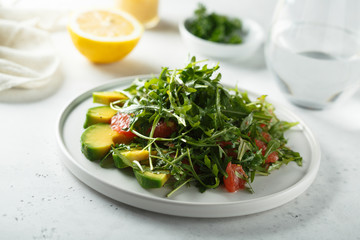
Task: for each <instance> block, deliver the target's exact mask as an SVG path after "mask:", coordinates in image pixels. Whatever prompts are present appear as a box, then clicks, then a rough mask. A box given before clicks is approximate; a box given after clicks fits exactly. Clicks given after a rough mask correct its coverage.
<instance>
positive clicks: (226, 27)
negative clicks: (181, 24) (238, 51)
mask: <svg viewBox="0 0 360 240" xmlns="http://www.w3.org/2000/svg"><path fill="white" fill-rule="evenodd" d="M186 28H187V30H188V31H189V32H191V33H192V34H194V35H195V36H197V37H199V38H202V39H205V40H209V41H212V42H218V43H228V44H240V43H242V42H243V38H244V36H245V34H246V33H245V31H244V29H243V25H242V22H241V20H240V19H238V18H230V17H227V16H225V15H220V14H217V13H208V12H207V10H206V7H205V6H204V5H202V4H199V7H198V9H196V10H195V12H194V18H193V19H192V20H191V21H189V22H187V24H186Z"/></svg>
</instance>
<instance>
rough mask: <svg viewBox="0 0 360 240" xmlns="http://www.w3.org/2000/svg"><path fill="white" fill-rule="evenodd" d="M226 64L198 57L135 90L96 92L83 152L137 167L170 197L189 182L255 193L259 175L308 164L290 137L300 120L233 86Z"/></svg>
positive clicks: (105, 162)
mask: <svg viewBox="0 0 360 240" xmlns="http://www.w3.org/2000/svg"><path fill="white" fill-rule="evenodd" d="M218 69H219V65H216V66H214V67H210V66H208V65H207V64H203V62H198V61H196V59H195V57H193V58H192V59H191V61H190V62H189V63H188V64H187V65H186V66H185V67H184V68H182V69H169V68H163V69H162V72H161V73H160V75H159V76H154V77H150V78H148V79H136V80H135V81H134V82H133V83H132V84H131V85H130V86H129V87H128V88H127V89H124V90H120V91H111V92H94V93H93V100H94V102H95V103H100V105H98V106H94V107H92V108H90V109H89V110H88V112H87V114H86V121H85V123H84V128H85V130H84V132H83V134H82V136H81V145H82V149H81V150H82V152H83V154H84V155H85V156H86V157H87V158H88V159H89V160H91V161H98V162H99V164H100V166H102V167H115V168H119V169H122V170H121V171H132V172H133V173H134V177H135V178H136V179H137V181H138V182H139V184H140V185H141V186H142V187H144V188H159V187H163V186H164V185H165V186H169V187H170V188H171V189H172V190H171V191H170V192H169V193H168V195H167V196H171V195H172V194H174V193H175V192H176V191H177V190H179V189H180V188H183V187H186V186H195V187H197V188H198V189H199V191H200V192H204V191H206V190H207V189H215V188H218V187H224V188H225V189H226V190H227V191H229V192H236V191H238V190H240V189H247V190H249V191H250V192H253V191H256V189H253V188H252V187H251V183H252V182H253V181H255V179H256V177H257V176H259V175H262V176H267V175H269V174H270V173H271V172H272V171H273V170H275V169H279V168H280V167H281V166H282V165H286V164H288V163H289V162H295V163H296V164H297V165H299V166H301V165H302V157H301V156H300V154H299V153H298V152H295V151H293V150H291V149H290V148H289V147H288V146H287V145H286V144H287V139H286V138H285V136H284V132H285V131H287V130H289V129H290V128H291V127H293V126H295V125H296V124H297V123H291V122H286V121H282V120H280V119H278V118H277V116H276V115H275V109H274V106H273V105H272V104H270V103H269V102H267V101H266V96H265V95H263V96H260V97H258V98H257V99H256V100H254V101H252V100H250V98H249V96H248V94H247V92H241V91H240V90H239V89H237V88H234V89H227V88H225V87H224V86H223V85H222V84H221V83H220V80H221V73H218V71H217V70H218ZM280 171H281V170H280ZM119 174H121V173H119Z"/></svg>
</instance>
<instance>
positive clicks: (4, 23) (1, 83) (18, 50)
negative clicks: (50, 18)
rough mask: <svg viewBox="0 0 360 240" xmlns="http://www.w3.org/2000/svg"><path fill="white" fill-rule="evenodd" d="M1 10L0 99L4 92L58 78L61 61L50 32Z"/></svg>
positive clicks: (38, 85)
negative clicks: (7, 15) (9, 17)
mask: <svg viewBox="0 0 360 240" xmlns="http://www.w3.org/2000/svg"><path fill="white" fill-rule="evenodd" d="M1 13H4V12H2V11H1V8H0V100H1V99H2V97H1V95H4V94H5V93H4V91H7V92H8V91H10V90H12V89H39V88H43V87H44V86H46V85H49V84H51V82H52V81H54V80H55V79H56V80H58V78H59V76H58V75H59V71H58V68H59V63H60V60H59V57H58V56H57V54H56V52H55V49H54V46H53V44H52V41H51V37H50V34H49V32H47V31H45V30H42V29H39V28H36V27H34V25H35V22H34V21H32V23H31V21H29V20H27V21H14V20H8V19H4V18H2V17H4V14H1ZM5 15H6V14H5ZM12 16H13V18H14V15H12ZM30 25H32V26H30ZM15 92H18V91H13V93H14V94H15ZM39 94H42V93H41V92H38V93H37V95H39ZM6 95H7V96H11V95H12V94H10V93H6Z"/></svg>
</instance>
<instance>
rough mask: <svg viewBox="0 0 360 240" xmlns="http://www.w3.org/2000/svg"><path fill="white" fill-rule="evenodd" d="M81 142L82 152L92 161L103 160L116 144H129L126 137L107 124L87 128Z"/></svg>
mask: <svg viewBox="0 0 360 240" xmlns="http://www.w3.org/2000/svg"><path fill="white" fill-rule="evenodd" d="M80 141H81V151H82V152H83V153H84V155H85V157H86V158H87V159H89V160H91V161H94V160H100V159H102V158H103V157H104V156H105V155H106V154H107V153H108V152H109V151H110V149H111V146H112V145H114V144H116V143H125V144H127V143H129V140H128V138H127V137H126V136H124V135H123V134H120V133H118V132H116V131H114V130H112V129H111V126H110V124H107V123H97V124H94V125H91V126H90V127H88V128H86V129H85V131H84V132H83V134H82V135H81V140H80Z"/></svg>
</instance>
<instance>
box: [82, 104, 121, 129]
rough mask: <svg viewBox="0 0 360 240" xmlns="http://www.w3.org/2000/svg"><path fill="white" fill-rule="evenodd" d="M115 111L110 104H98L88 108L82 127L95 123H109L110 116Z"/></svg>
mask: <svg viewBox="0 0 360 240" xmlns="http://www.w3.org/2000/svg"><path fill="white" fill-rule="evenodd" d="M116 113H117V111H116V110H114V109H112V108H111V107H110V106H98V107H92V108H89V109H88V111H87V113H86V119H85V123H84V128H87V127H89V126H91V125H93V124H96V123H109V124H110V122H111V118H112V117H113V116H114V115H115V114H116Z"/></svg>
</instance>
